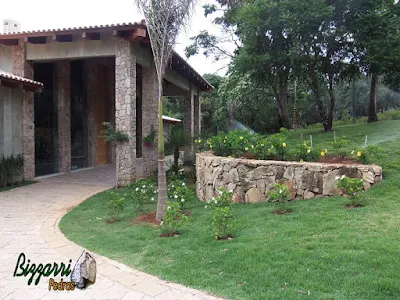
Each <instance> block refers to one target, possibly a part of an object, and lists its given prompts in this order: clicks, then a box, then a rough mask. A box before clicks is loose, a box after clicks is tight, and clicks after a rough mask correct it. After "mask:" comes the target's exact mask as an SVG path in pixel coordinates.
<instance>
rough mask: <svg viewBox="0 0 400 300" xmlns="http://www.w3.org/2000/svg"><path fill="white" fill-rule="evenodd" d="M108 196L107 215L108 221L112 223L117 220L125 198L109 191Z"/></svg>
mask: <svg viewBox="0 0 400 300" xmlns="http://www.w3.org/2000/svg"><path fill="white" fill-rule="evenodd" d="M110 197H111V200H110V201H108V203H107V209H108V215H109V216H110V219H109V220H108V223H114V222H117V221H119V220H118V217H119V215H120V213H121V212H122V211H123V210H124V206H125V198H124V197H122V196H121V195H119V194H118V193H116V192H111V193H110Z"/></svg>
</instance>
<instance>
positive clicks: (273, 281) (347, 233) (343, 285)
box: [60, 121, 400, 299]
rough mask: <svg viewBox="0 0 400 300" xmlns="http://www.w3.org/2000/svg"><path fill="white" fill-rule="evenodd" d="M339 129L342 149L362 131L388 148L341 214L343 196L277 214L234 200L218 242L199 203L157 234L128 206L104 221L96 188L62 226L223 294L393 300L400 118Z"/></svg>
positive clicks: (113, 253) (162, 273)
mask: <svg viewBox="0 0 400 300" xmlns="http://www.w3.org/2000/svg"><path fill="white" fill-rule="evenodd" d="M336 129H337V131H336V133H337V136H338V138H340V137H341V136H342V135H345V136H347V138H348V139H351V140H352V145H349V146H348V148H349V149H351V148H353V147H357V146H361V145H363V143H364V138H365V134H368V136H369V140H370V142H371V143H379V142H383V143H382V144H380V146H382V147H383V148H384V149H385V151H387V152H388V153H390V155H389V156H388V157H386V158H383V159H382V160H381V161H379V162H378V164H380V165H382V166H383V167H384V182H383V183H380V184H378V185H376V186H375V187H374V188H372V189H371V190H370V191H369V192H368V193H366V194H365V203H366V207H364V208H360V209H354V210H346V209H344V207H343V206H344V204H345V201H346V200H345V199H344V198H342V197H332V198H319V199H313V200H308V201H295V202H292V203H290V206H291V208H292V209H293V210H294V212H293V213H292V214H289V215H283V216H278V215H274V214H272V212H273V211H274V209H275V207H274V205H273V204H271V203H263V204H251V205H244V204H240V205H234V212H235V214H236V217H237V237H236V238H235V239H233V240H230V241H216V240H214V239H213V237H212V235H211V231H210V227H209V226H210V223H211V211H210V210H206V209H204V204H203V203H199V202H197V203H193V204H192V205H191V208H192V211H193V214H192V216H191V220H190V223H189V224H188V226H187V227H186V228H185V229H184V230H183V235H182V236H179V237H173V238H161V237H159V232H158V231H157V230H155V228H154V227H151V226H146V225H138V226H132V225H131V224H130V221H131V220H132V219H134V218H135V216H136V215H137V214H136V212H135V210H134V205H133V204H132V203H130V204H129V205H128V206H127V208H126V209H125V211H124V212H123V213H122V215H121V222H118V223H114V224H106V222H105V221H106V219H107V211H106V210H105V203H106V201H107V199H105V195H104V194H99V195H96V196H94V197H92V198H90V199H88V200H87V201H85V202H83V203H82V204H81V205H79V206H78V207H77V208H75V209H73V210H71V211H70V212H69V213H68V214H67V215H66V216H65V217H64V218H63V219H62V220H61V223H60V228H61V230H62V232H63V233H64V234H65V235H66V236H67V237H68V238H69V239H71V240H73V241H75V242H77V243H78V244H80V245H82V246H84V247H86V248H87V249H89V250H92V251H95V252H97V253H100V254H102V255H105V256H107V257H110V258H111V259H115V260H117V261H119V262H122V263H125V264H127V265H130V266H132V267H134V268H137V269H140V270H143V271H145V272H148V273H151V274H154V275H157V276H159V277H161V278H163V279H166V280H170V281H174V282H178V283H182V284H185V285H188V286H191V287H193V288H198V289H202V290H206V291H209V292H211V293H214V294H216V295H220V296H224V297H226V298H229V299H303V298H309V299H400V272H399V253H400V231H399V228H400V197H399V194H400V121H385V122H381V123H377V124H357V125H347V126H343V127H340V128H336ZM301 132H302V133H303V136H304V137H306V136H308V135H309V134H310V133H311V134H313V138H314V141H315V142H317V143H323V142H326V141H330V140H333V134H332V133H328V134H324V133H318V132H317V131H316V130H303V131H296V132H293V133H291V134H290V139H289V142H291V141H293V140H295V139H300V135H301ZM123 192H124V191H123V190H122V191H121V193H123ZM152 208H153V209H155V206H153V207H152Z"/></svg>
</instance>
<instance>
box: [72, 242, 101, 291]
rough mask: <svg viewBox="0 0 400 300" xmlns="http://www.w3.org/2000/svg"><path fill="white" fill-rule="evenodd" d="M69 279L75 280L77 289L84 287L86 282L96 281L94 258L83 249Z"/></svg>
mask: <svg viewBox="0 0 400 300" xmlns="http://www.w3.org/2000/svg"><path fill="white" fill-rule="evenodd" d="M71 281H72V282H75V283H76V287H77V288H79V289H84V288H85V287H86V286H87V284H88V283H92V284H93V283H95V281H96V260H95V259H94V258H93V256H92V255H90V254H89V253H88V252H86V251H85V250H84V251H83V252H82V254H81V256H80V257H79V258H78V261H77V262H76V264H75V266H74V269H73V270H72V273H71Z"/></svg>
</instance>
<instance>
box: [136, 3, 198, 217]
mask: <svg viewBox="0 0 400 300" xmlns="http://www.w3.org/2000/svg"><path fill="white" fill-rule="evenodd" d="M135 2H136V4H137V6H138V7H139V9H140V10H141V12H142V14H143V16H144V18H145V21H146V26H147V31H148V33H149V38H150V44H151V48H152V51H153V58H154V64H155V67H156V72H157V83H158V103H159V105H158V117H159V119H158V124H159V125H158V132H159V134H158V202H157V214H156V219H157V220H158V221H161V220H162V218H163V215H164V206H165V203H166V201H167V199H168V192H167V177H166V170H165V150H164V136H163V132H164V129H163V121H162V113H163V88H162V86H163V78H164V74H165V70H166V68H167V66H168V64H169V62H170V59H171V55H172V51H173V47H174V45H175V43H176V39H177V36H178V34H179V31H180V30H181V29H182V27H184V26H185V25H186V24H187V21H188V20H189V17H190V15H191V13H192V12H193V10H194V8H195V6H196V1H195V0H135Z"/></svg>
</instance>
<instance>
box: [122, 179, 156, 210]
mask: <svg viewBox="0 0 400 300" xmlns="http://www.w3.org/2000/svg"><path fill="white" fill-rule="evenodd" d="M129 190H130V196H131V199H132V200H133V201H134V202H135V204H136V208H137V210H138V211H139V212H142V211H144V205H145V204H147V203H153V202H155V201H156V199H157V192H158V190H157V187H156V185H155V183H154V181H153V180H149V179H141V180H138V181H137V182H135V183H134V184H132V185H130V186H129Z"/></svg>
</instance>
